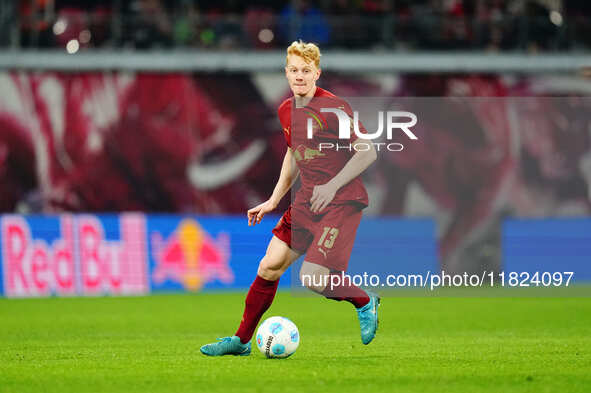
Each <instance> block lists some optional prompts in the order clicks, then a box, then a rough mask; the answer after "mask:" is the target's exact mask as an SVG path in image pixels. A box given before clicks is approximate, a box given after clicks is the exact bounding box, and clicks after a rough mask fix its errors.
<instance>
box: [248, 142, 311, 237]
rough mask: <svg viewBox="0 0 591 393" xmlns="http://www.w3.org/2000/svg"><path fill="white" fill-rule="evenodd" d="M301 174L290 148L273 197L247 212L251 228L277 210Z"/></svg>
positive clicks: (284, 158)
mask: <svg viewBox="0 0 591 393" xmlns="http://www.w3.org/2000/svg"><path fill="white" fill-rule="evenodd" d="M299 174H300V171H299V169H298V167H297V165H296V162H295V158H294V156H293V151H292V150H291V148H290V147H288V148H287V152H286V153H285V157H283V164H282V165H281V174H280V175H279V180H277V184H276V185H275V189H274V190H273V194H271V197H270V198H269V199H268V200H266V201H265V202H263V203H261V204H260V205H257V206H255V207H253V208H252V209H250V210H248V212H247V216H248V225H249V226H251V225H256V224H258V223H260V222H261V220H262V219H263V217H264V216H265V214H267V213H270V212H272V211H273V210H275V208H276V207H277V205H278V204H279V202H280V201H281V199H282V198H283V197H284V196H285V194H286V193H287V191H289V189H290V188H291V186H292V185H293V184H294V183H295V181H296V179H297V178H298V175H299Z"/></svg>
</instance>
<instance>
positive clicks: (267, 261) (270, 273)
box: [257, 255, 285, 281]
mask: <svg viewBox="0 0 591 393" xmlns="http://www.w3.org/2000/svg"><path fill="white" fill-rule="evenodd" d="M284 270H285V269H283V263H282V261H281V260H279V259H277V258H273V257H272V256H270V255H265V256H264V257H263V259H261V262H260V263H259V270H258V271H257V274H258V275H259V276H260V277H262V278H264V279H265V280H269V281H275V280H279V278H280V277H281V275H282V274H283V271H284Z"/></svg>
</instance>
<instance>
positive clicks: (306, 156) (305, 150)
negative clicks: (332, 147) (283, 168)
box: [294, 145, 326, 162]
mask: <svg viewBox="0 0 591 393" xmlns="http://www.w3.org/2000/svg"><path fill="white" fill-rule="evenodd" d="M325 155H326V154H325V153H322V152H321V151H320V150H315V149H311V148H309V147H306V146H304V145H299V146H298V147H297V149H296V150H295V153H294V156H295V159H296V161H297V162H300V161H302V160H304V161H310V160H313V159H315V158H316V157H322V156H325Z"/></svg>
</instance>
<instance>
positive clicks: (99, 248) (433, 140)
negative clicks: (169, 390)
mask: <svg viewBox="0 0 591 393" xmlns="http://www.w3.org/2000/svg"><path fill="white" fill-rule="evenodd" d="M300 38H301V39H303V40H306V41H313V42H316V43H318V44H319V45H320V46H321V48H322V49H323V59H322V67H323V70H324V73H323V75H322V78H321V80H320V83H319V84H320V86H321V87H324V88H327V89H328V90H330V91H333V92H334V93H336V94H339V95H341V96H345V97H351V96H361V97H364V96H372V97H375V96H379V97H392V99H394V98H397V97H464V98H465V97H487V98H492V97H498V98H499V100H497V99H494V100H489V101H483V104H482V105H480V107H479V108H478V109H477V110H474V109H468V110H467V111H466V110H465V108H464V107H463V106H462V105H455V106H454V105H451V104H450V107H449V108H448V109H449V112H448V116H449V119H455V120H458V119H461V121H462V122H470V127H468V128H467V129H469V130H471V131H470V132H460V131H458V130H457V129H456V128H455V127H454V126H453V124H452V123H453V122H452V121H445V119H443V120H442V122H439V123H438V122H436V121H435V120H433V121H432V122H430V123H429V122H427V124H424V125H423V130H424V131H425V132H428V138H426V139H425V145H423V149H416V150H413V151H411V152H412V154H406V155H402V154H401V155H396V154H395V155H380V157H379V160H378V162H377V163H376V164H374V165H373V167H372V168H371V170H370V171H369V172H368V173H367V175H366V176H365V182H366V184H367V185H368V189H369V191H370V199H371V200H372V205H371V207H370V208H369V209H368V211H367V214H366V217H367V218H368V220H370V221H371V217H381V218H385V219H391V220H392V222H393V224H392V225H396V224H395V222H400V221H397V220H401V219H405V220H411V221H412V220H413V219H415V218H417V219H418V220H419V221H420V220H422V219H424V218H425V217H427V218H428V219H430V220H432V222H433V226H429V225H427V229H425V230H424V231H423V232H421V234H420V235H417V236H418V237H417V238H416V239H415V243H416V242H422V243H424V242H427V243H429V244H432V245H433V248H432V249H429V250H428V251H425V250H424V249H423V250H422V251H421V250H419V251H417V252H418V253H420V252H423V253H425V252H426V253H427V254H429V255H427V256H425V255H423V257H424V261H425V262H424V263H423V262H421V263H423V265H419V266H422V267H425V266H426V267H432V266H441V267H443V268H445V269H447V270H448V271H458V272H459V271H479V269H483V268H485V269H491V270H495V271H498V270H500V269H502V268H504V267H507V263H508V259H507V258H509V257H510V256H509V255H507V253H508V252H509V251H507V249H506V247H505V245H504V244H503V241H502V239H506V236H507V235H506V233H505V232H504V230H505V229H506V225H508V224H507V222H508V221H507V220H508V219H512V218H513V219H515V218H517V219H536V220H534V221H531V223H530V224H529V226H528V225H526V227H525V228H521V227H520V228H521V229H520V231H521V232H519V231H518V232H517V233H516V234H515V235H514V238H519V239H521V240H523V239H524V236H525V237H527V238H528V239H529V242H530V243H529V246H532V244H533V245H534V246H539V245H544V246H545V248H544V249H543V250H541V251H540V250H538V251H536V252H537V253H538V254H536V255H545V256H546V257H548V258H550V259H556V258H560V257H561V256H562V255H564V252H565V247H567V251H569V252H570V253H571V254H575V256H577V257H580V258H581V260H582V261H588V260H589V259H588V258H591V250H590V249H589V247H590V246H589V244H591V241H590V240H591V239H590V237H591V223H590V222H591V221H587V220H586V217H588V216H589V214H590V211H591V204H590V200H591V123H590V122H589V120H590V116H589V113H591V112H590V111H589V109H590V107H591V101H590V100H589V99H588V98H585V97H586V96H588V95H589V94H590V92H591V80H590V79H588V76H589V75H587V74H586V71H587V69H586V67H587V66H591V52H590V51H591V3H589V2H588V1H585V0H579V1H577V0H569V1H566V0H565V1H562V0H474V1H470V0H464V1H462V0H421V1H410V0H338V1H322V0H319V1H306V0H292V1H286V2H274V1H249V2H238V1H230V0H227V1H193V0H176V1H172V0H171V1H163V0H111V1H98V0H96V1H91V0H87V1H74V0H22V1H10V0H2V1H0V47H1V51H0V91H1V92H2V93H1V95H0V189H1V190H2V192H1V193H0V211H1V212H2V214H3V216H2V218H1V220H2V245H1V246H0V247H1V248H2V252H3V253H2V262H3V263H2V268H1V269H0V273H2V274H3V277H4V289H3V291H4V292H3V293H4V294H5V295H8V296H35V295H48V294H55V293H64V294H73V293H147V292H150V291H151V290H156V289H163V290H173V289H188V290H198V289H201V288H202V287H203V286H205V288H243V287H247V286H248V284H249V283H250V280H251V277H252V275H253V274H254V272H255V271H256V267H255V265H256V262H257V261H258V258H259V257H260V255H262V254H261V253H262V252H263V250H264V246H265V244H266V241H267V239H268V236H269V232H268V231H269V229H270V228H271V227H272V226H273V224H274V219H268V220H267V224H265V226H263V227H261V228H259V229H256V230H253V229H248V228H244V226H245V222H244V219H243V217H244V214H245V211H246V210H247V209H248V208H249V207H252V206H253V205H254V204H256V203H259V202H261V201H263V200H265V199H266V198H267V197H268V196H269V195H270V193H271V191H272V188H273V186H274V184H275V180H276V178H277V176H278V168H279V167H280V164H281V160H282V157H283V154H284V151H285V142H284V140H283V136H282V134H281V132H279V131H280V128H279V127H280V126H279V122H278V120H277V117H276V108H277V106H278V105H279V103H280V102H281V101H282V100H283V99H285V98H286V97H288V96H289V94H290V92H289V89H288V86H287V83H286V82H285V80H284V76H283V74H282V67H283V64H284V48H285V47H286V46H287V45H288V44H289V43H290V42H292V41H293V40H295V39H300ZM510 97H522V98H523V97H527V101H522V103H523V102H527V103H528V104H527V105H526V106H523V104H522V106H521V107H520V110H519V112H518V116H517V118H515V117H514V116H513V117H512V115H511V113H514V112H511V111H510V110H508V107H510V106H511V102H512V101H511V100H509V98H510ZM547 97H553V99H552V100H548V99H547ZM284 202H285V203H284V204H283V205H282V206H281V207H280V209H281V208H285V207H286V203H287V202H286V201H284ZM278 211H279V210H278ZM128 212H135V213H128ZM72 213H75V215H72ZM78 213H80V215H78ZM155 213H166V214H167V215H155ZM551 217H553V218H561V220H558V221H557V222H559V224H560V225H558V224H556V225H554V224H553V223H551V222H549V221H544V223H547V224H548V223H549V224H548V229H547V230H546V231H544V230H540V231H539V232H537V233H535V234H533V233H532V228H538V229H539V228H540V226H539V225H538V224H539V223H540V221H537V220H539V219H546V218H551ZM563 219H564V220H563ZM519 222H521V221H519ZM571 224H572V225H574V226H571ZM557 225H558V226H557ZM396 228H399V227H398V226H397V227H396ZM512 228H513V227H512ZM575 228H576V229H575ZM382 229H383V228H382ZM396 231H398V232H395V233H399V234H403V233H404V231H405V230H404V227H400V228H399V229H396ZM556 231H559V232H558V233H559V234H560V235H561V236H563V237H564V236H566V237H569V236H571V237H572V238H570V237H569V239H568V241H562V242H558V241H553V242H552V241H551V242H545V241H543V240H544V239H548V236H554V237H555V238H556V236H558V234H557V233H556ZM369 235H370V236H371V233H370V234H369ZM85 236H86V237H85ZM410 243H412V242H411V241H409V243H408V244H410ZM138 244H139V246H138ZM418 248H420V247H418ZM527 250H529V252H530V253H531V252H532V249H531V247H530V248H529V249H526V250H525V251H524V250H518V251H514V252H515V253H517V254H518V253H519V252H521V253H522V254H521V255H523V252H528V251H527ZM413 252H414V251H412V250H411V251H409V254H408V257H407V258H408V261H406V262H404V263H410V262H412V261H413V258H415V257H416V255H415V254H413ZM517 254H516V255H517ZM387 255H388V254H387V252H386V254H384V255H381V256H380V255H376V258H385V257H387ZM532 255H533V254H532ZM585 258H587V259H585ZM138 261H139V262H138ZM401 263H403V262H401ZM581 263H582V264H581V265H577V266H580V268H581V271H580V273H581V274H580V277H582V278H586V279H591V267H589V263H588V262H581ZM138 264H139V265H138ZM411 266H412V265H411ZM512 267H513V268H515V269H517V268H519V269H521V270H524V269H525V270H527V269H530V268H531V267H532V266H531V265H521V266H520V265H519V264H517V265H513V266H512ZM417 268H418V267H417V266H416V265H415V266H414V269H417ZM412 269H413V267H410V268H409V271H410V270H412ZM0 293H1V292H0Z"/></svg>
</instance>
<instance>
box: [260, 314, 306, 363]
mask: <svg viewBox="0 0 591 393" xmlns="http://www.w3.org/2000/svg"><path fill="white" fill-rule="evenodd" d="M256 343H257V347H258V348H259V350H260V351H261V352H262V353H263V354H264V355H265V356H266V357H268V358H286V357H289V356H291V355H293V353H294V352H295V351H296V349H298V345H300V332H299V331H298V328H297V326H296V325H295V323H293V322H292V321H290V320H289V319H287V318H284V317H271V318H268V319H266V320H265V322H263V323H261V325H260V326H259V329H258V330H257V335H256Z"/></svg>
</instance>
